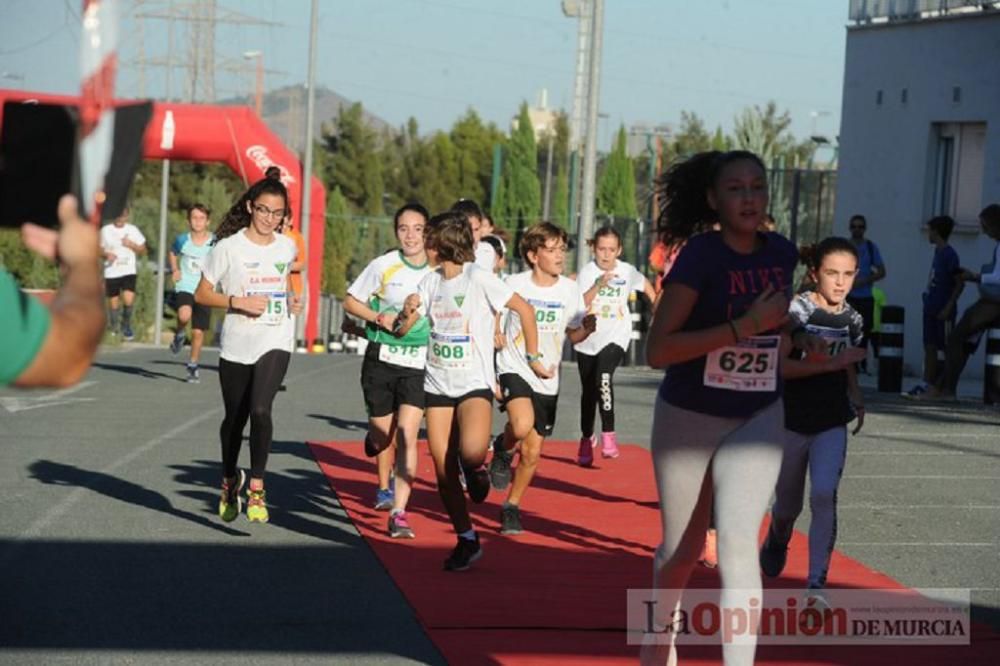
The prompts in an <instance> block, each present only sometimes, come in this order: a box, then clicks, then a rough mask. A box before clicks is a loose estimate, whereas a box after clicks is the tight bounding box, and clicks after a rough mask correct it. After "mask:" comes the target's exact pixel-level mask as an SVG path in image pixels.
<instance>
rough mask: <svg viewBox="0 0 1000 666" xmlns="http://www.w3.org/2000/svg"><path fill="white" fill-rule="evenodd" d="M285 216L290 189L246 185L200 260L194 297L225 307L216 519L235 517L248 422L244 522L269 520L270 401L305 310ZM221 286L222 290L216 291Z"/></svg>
mask: <svg viewBox="0 0 1000 666" xmlns="http://www.w3.org/2000/svg"><path fill="white" fill-rule="evenodd" d="M287 215H288V192H287V191H286V190H285V186H284V185H282V184H281V182H280V181H277V180H274V179H271V178H264V179H262V180H259V181H257V182H256V183H254V184H253V185H251V186H250V189H249V190H247V192H246V193H245V194H244V195H243V196H242V197H240V199H239V200H238V201H237V202H236V204H235V205H233V207H232V208H230V209H229V211H228V212H227V213H226V215H225V217H224V218H223V219H222V223H221V224H220V225H219V228H218V230H216V232H215V247H214V248H212V252H211V254H209V255H208V257H207V258H206V260H205V265H204V266H203V268H202V277H201V283H200V284H199V285H198V289H197V291H196V293H195V300H196V301H197V302H198V303H200V304H202V305H207V306H209V307H215V308H226V318H225V320H224V321H223V324H222V349H221V352H220V354H219V356H220V358H219V382H220V384H221V385H222V401H223V403H224V404H225V409H226V413H225V418H224V419H223V421H222V427H221V429H220V438H221V440H222V497H221V499H220V500H219V517H220V518H222V520H224V521H226V522H230V521H233V520H236V518H237V516H239V514H240V511H241V509H242V507H243V500H242V499H241V497H240V488H242V486H243V483H244V481H245V479H246V475H245V474H244V472H243V470H241V469H239V468H238V467H237V463H238V461H239V455H240V448H241V446H242V444H243V428H244V426H246V423H247V421H248V420H249V421H250V491H249V493H248V502H247V519H248V520H250V521H252V522H267V520H268V511H267V505H266V504H265V501H264V470H265V467H266V466H267V456H268V453H269V452H270V450H271V439H272V432H273V425H272V422H271V404H272V403H273V402H274V396H275V395H276V394H277V392H278V388H279V387H280V386H281V382H282V380H283V379H284V378H285V373H286V372H287V371H288V363H289V360H290V359H291V348H292V345H293V343H294V336H295V327H294V325H293V320H292V318H291V317H290V315H292V314H299V313H300V312H301V311H302V303H301V301H300V300H299V299H298V297H297V296H295V294H294V293H292V294H291V295H289V291H290V284H289V275H290V273H291V266H292V263H293V262H294V261H295V258H296V248H295V243H294V242H293V241H292V240H291V239H289V238H288V237H287V236H282V235H281V234H279V233H277V231H278V228H279V227H280V226H281V224H282V222H283V220H284V219H285V217H286V216H287ZM217 287H221V289H217Z"/></svg>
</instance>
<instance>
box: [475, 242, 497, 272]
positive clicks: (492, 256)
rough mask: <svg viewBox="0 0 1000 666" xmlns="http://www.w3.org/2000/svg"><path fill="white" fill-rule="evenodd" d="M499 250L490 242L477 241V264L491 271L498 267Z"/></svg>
mask: <svg viewBox="0 0 1000 666" xmlns="http://www.w3.org/2000/svg"><path fill="white" fill-rule="evenodd" d="M496 263H497V251H496V250H494V249H493V246H492V245H490V244H489V243H484V242H483V241H479V242H478V243H476V266H479V267H480V268H485V269H486V270H488V271H489V272H490V273H492V272H493V269H494V268H495V267H496Z"/></svg>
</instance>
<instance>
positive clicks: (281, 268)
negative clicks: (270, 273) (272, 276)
mask: <svg viewBox="0 0 1000 666" xmlns="http://www.w3.org/2000/svg"><path fill="white" fill-rule="evenodd" d="M287 265H288V264H275V265H274V267H275V268H277V269H278V272H279V273H284V272H285V266H287Z"/></svg>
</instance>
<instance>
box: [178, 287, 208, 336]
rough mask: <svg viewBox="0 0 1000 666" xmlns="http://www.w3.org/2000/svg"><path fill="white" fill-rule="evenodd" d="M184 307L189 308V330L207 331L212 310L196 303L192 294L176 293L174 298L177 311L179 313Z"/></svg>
mask: <svg viewBox="0 0 1000 666" xmlns="http://www.w3.org/2000/svg"><path fill="white" fill-rule="evenodd" d="M185 305H187V306H188V307H190V308H191V328H196V329H198V330H199V331H207V330H208V328H209V326H210V323H209V322H210V321H211V320H212V309H211V308H210V307H208V306H205V305H202V304H201V303H196V302H195V300H194V294H191V293H188V292H186V291H178V292H177V294H176V296H175V306H176V308H177V310H178V311H179V310H180V309H181V308H182V307H184V306H185Z"/></svg>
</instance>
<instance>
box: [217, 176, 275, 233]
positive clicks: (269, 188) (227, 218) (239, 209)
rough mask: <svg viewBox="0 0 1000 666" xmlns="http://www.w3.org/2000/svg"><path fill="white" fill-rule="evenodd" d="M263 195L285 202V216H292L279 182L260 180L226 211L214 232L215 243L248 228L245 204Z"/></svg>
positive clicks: (248, 219)
mask: <svg viewBox="0 0 1000 666" xmlns="http://www.w3.org/2000/svg"><path fill="white" fill-rule="evenodd" d="M263 194H274V195H276V196H280V197H281V198H282V199H284V201H285V211H286V215H287V216H290V215H291V214H292V210H291V207H290V206H289V205H288V190H286V189H285V186H284V185H283V184H282V183H281V181H280V180H275V179H273V178H262V179H260V180H258V181H257V182H256V183H254V184H253V185H251V186H250V189H248V190H247V191H246V192H244V193H243V196H241V197H240V198H239V199H237V200H236V203H234V204H233V205H232V207H231V208H230V209H229V210H228V211H226V214H225V215H224V216H223V218H222V223H221V224H219V228H218V229H217V230H216V231H215V242H216V243H218V242H219V241H220V240H222V239H223V238H226V237H228V236H232V235H233V234H235V233H236V232H237V231H239V230H240V229H243V228H245V227H249V226H250V211H248V210H247V202H250V203H251V204H252V203H253V202H254V201H256V200H257V199H258V198H259V197H260V196H261V195H263Z"/></svg>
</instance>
